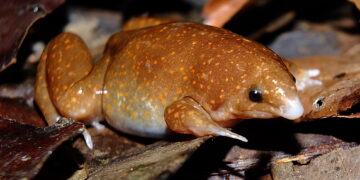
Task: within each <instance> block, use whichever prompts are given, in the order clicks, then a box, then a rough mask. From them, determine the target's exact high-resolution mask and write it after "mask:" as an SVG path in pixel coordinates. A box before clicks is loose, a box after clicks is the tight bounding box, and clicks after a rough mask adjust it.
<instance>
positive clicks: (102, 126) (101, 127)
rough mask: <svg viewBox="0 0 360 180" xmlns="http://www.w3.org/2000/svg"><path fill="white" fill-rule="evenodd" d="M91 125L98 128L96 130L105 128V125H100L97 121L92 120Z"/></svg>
mask: <svg viewBox="0 0 360 180" xmlns="http://www.w3.org/2000/svg"><path fill="white" fill-rule="evenodd" d="M91 125H92V126H93V127H94V128H95V129H96V130H98V131H102V130H104V129H105V126H104V125H102V124H100V122H99V121H93V122H92V123H91Z"/></svg>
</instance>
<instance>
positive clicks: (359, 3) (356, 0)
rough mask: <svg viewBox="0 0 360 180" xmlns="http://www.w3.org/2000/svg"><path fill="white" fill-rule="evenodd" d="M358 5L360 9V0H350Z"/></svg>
mask: <svg viewBox="0 0 360 180" xmlns="http://www.w3.org/2000/svg"><path fill="white" fill-rule="evenodd" d="M348 1H350V2H352V3H354V4H355V5H356V7H357V8H358V9H360V0H348Z"/></svg>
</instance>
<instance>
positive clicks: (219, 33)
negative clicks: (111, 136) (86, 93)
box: [103, 23, 282, 137]
mask: <svg viewBox="0 0 360 180" xmlns="http://www.w3.org/2000/svg"><path fill="white" fill-rule="evenodd" d="M239 46H241V47H242V48H239ZM257 46H258V44H256V43H253V42H249V41H248V40H246V39H244V38H242V37H241V36H238V35H236V34H234V33H231V32H229V31H226V30H223V29H219V28H214V27H210V26H205V25H201V24H196V23H169V24H163V25H159V26H153V27H148V28H144V29H140V30H134V31H128V32H121V33H118V34H116V35H114V36H113V37H112V38H111V40H110V41H109V43H108V46H107V49H106V51H105V56H109V57H111V59H112V60H113V62H112V64H111V65H110V66H109V68H108V70H107V74H106V76H105V85H104V87H105V90H106V91H107V94H105V95H104V96H103V111H104V114H105V116H106V118H107V119H108V121H109V122H110V123H111V124H112V125H114V126H115V127H116V128H118V129H121V130H123V131H125V132H128V133H132V134H137V135H139V134H140V135H143V136H149V135H150V136H157V137H160V136H163V135H164V134H165V133H166V132H167V128H166V123H165V121H164V109H165V108H166V106H168V105H169V104H171V103H172V102H174V101H176V100H178V99H180V98H182V97H184V96H190V97H193V98H195V99H196V100H198V101H200V102H202V104H204V105H205V106H206V101H207V100H208V99H209V98H210V96H212V95H213V94H214V92H215V93H216V92H217V91H220V90H223V89H224V88H225V89H229V86H232V87H236V85H234V81H235V79H234V77H239V76H241V74H243V73H246V72H245V71H243V70H239V67H238V66H240V67H241V68H243V67H246V63H249V62H251V60H252V59H254V58H258V57H256V56H269V55H270V56H276V55H275V54H273V53H272V52H271V51H269V50H267V49H264V48H263V47H262V46H261V47H260V46H259V47H260V48H259V47H257ZM255 51H258V52H255ZM236 56H238V57H236ZM240 56H241V57H240ZM244 59H246V60H248V61H244ZM259 59H261V58H259ZM274 59H278V58H277V57H274ZM233 60H235V61H236V62H233ZM274 63H282V62H280V61H279V62H274ZM223 69H227V70H229V71H230V72H222V70H223ZM216 71H217V72H216ZM212 73H214V74H212ZM227 74H233V76H232V77H233V79H232V80H229V82H228V83H224V82H225V78H226V77H225V76H227ZM214 79H215V81H216V80H217V81H219V83H217V84H216V83H213V82H212V83H213V84H215V85H210V81H211V80H213V81H214ZM220 81H221V82H220ZM206 89H208V90H207V91H206ZM204 92H209V93H205V94H204Z"/></svg>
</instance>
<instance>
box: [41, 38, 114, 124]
mask: <svg viewBox="0 0 360 180" xmlns="http://www.w3.org/2000/svg"><path fill="white" fill-rule="evenodd" d="M108 62H109V61H107V60H103V61H102V60H99V61H98V62H97V64H95V66H94V65H93V62H92V58H91V56H90V53H89V51H88V49H87V47H86V45H85V43H84V42H83V41H82V40H81V39H80V37H78V36H77V35H75V34H71V33H63V34H60V35H59V36H57V37H56V38H54V39H53V40H52V41H51V42H50V43H49V44H48V46H47V47H46V49H45V50H44V52H43V54H42V56H41V59H40V64H39V67H38V73H37V76H36V88H35V100H36V102H37V104H38V105H39V107H40V109H41V111H42V112H43V114H44V116H45V119H46V120H47V122H48V123H49V124H50V125H51V124H54V123H55V122H56V121H57V120H58V119H59V117H60V116H62V117H67V118H72V119H75V120H82V121H93V120H99V119H100V118H101V116H102V112H101V94H102V93H103V79H104V73H105V71H106V67H107V63H108Z"/></svg>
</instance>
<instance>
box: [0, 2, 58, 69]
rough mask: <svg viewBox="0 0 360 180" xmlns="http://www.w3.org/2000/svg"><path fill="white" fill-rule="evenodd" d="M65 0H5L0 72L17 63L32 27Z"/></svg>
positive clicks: (1, 18)
mask: <svg viewBox="0 0 360 180" xmlns="http://www.w3.org/2000/svg"><path fill="white" fill-rule="evenodd" d="M64 1H65V0H31V1H27V0H3V1H2V2H1V4H2V6H0V22H1V24H2V26H1V27H0V39H1V44H0V71H2V70H4V69H5V68H7V67H8V66H9V65H11V64H13V63H15V62H16V54H17V51H18V49H19V47H20V45H21V43H22V41H23V39H24V37H25V35H26V34H27V31H28V30H29V28H30V26H31V25H32V24H33V23H34V22H35V21H36V20H38V19H40V18H42V17H44V16H45V15H46V14H48V13H50V12H52V11H53V10H54V9H56V8H57V7H58V6H60V5H61V4H62V3H64Z"/></svg>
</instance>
